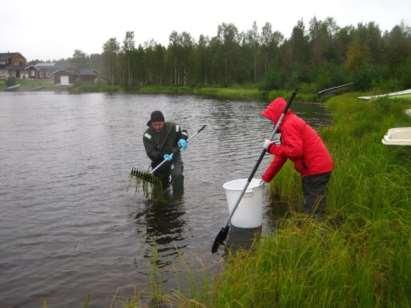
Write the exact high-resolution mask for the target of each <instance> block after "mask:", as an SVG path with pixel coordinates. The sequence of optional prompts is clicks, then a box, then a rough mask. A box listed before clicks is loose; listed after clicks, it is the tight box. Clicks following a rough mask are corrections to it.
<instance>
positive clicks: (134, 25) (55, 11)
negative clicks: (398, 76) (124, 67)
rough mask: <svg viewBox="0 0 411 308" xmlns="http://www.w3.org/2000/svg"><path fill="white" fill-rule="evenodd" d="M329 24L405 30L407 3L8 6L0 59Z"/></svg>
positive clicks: (2, 13)
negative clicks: (129, 37)
mask: <svg viewBox="0 0 411 308" xmlns="http://www.w3.org/2000/svg"><path fill="white" fill-rule="evenodd" d="M314 16H315V17H317V19H321V20H322V19H325V18H326V17H333V18H334V19H335V20H336V22H337V24H338V26H346V25H356V24H357V23H360V22H370V21H374V22H376V23H377V24H378V25H379V26H380V28H381V30H391V29H392V27H393V26H395V25H398V24H400V23H401V22H402V21H403V22H404V23H405V24H406V25H408V26H411V0H389V1H388V0H383V1H382V0H380V1H379V0H374V1H372V0H344V1H332V0H311V1H296V0H285V1H279V0H271V1H269V0H247V1H245V0H203V1H196V0H145V1H141V0H110V1H108V0H100V1H97V0H66V1H61V0H11V1H4V3H2V5H1V8H0V52H7V51H10V52H12V51H19V52H21V53H22V54H23V55H24V56H25V57H26V58H27V59H28V60H33V59H43V60H47V59H59V58H67V57H70V56H72V54H73V51H74V49H80V50H82V51H84V52H85V53H87V54H90V53H101V51H102V46H103V44H104V42H106V41H107V40H108V39H109V38H111V37H116V38H117V39H118V40H119V41H120V42H122V40H123V38H124V36H125V32H126V31H134V33H135V41H136V45H138V44H139V43H144V42H145V41H148V40H150V39H154V40H156V41H157V42H159V43H161V44H163V45H167V43H168V37H169V35H170V33H171V32H172V31H174V30H175V31H177V32H182V31H187V32H189V33H190V34H191V35H192V36H193V37H194V38H195V39H198V36H199V35H200V34H204V35H208V36H210V37H211V36H214V35H216V33H217V26H218V25H219V24H221V23H223V22H225V23H234V25H236V26H237V28H238V30H239V31H246V30H248V29H250V28H251V26H252V23H253V21H256V22H257V25H258V27H259V29H261V27H262V26H263V25H264V23H265V22H270V23H271V24H272V28H273V30H277V31H280V32H281V33H282V34H283V35H285V36H286V37H289V35H290V33H291V30H292V28H293V26H295V25H296V23H297V21H298V20H299V19H303V20H304V23H306V24H307V23H308V21H309V20H310V19H311V18H312V17H314Z"/></svg>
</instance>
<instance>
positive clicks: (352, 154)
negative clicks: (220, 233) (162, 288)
mask: <svg viewBox="0 0 411 308" xmlns="http://www.w3.org/2000/svg"><path fill="white" fill-rule="evenodd" d="M328 107H329V109H330V111H331V113H332V116H333V125H332V126H330V127H329V128H326V129H323V130H322V131H321V134H322V136H323V137H324V139H325V141H326V143H327V145H328V147H329V149H330V152H331V153H332V155H333V157H334V160H335V171H334V173H333V176H332V180H331V182H330V185H329V195H328V207H327V210H328V214H327V218H326V219H324V220H322V221H318V220H313V219H312V218H310V217H307V216H305V215H303V214H299V210H300V205H299V203H300V201H301V186H300V179H299V176H298V175H297V174H296V172H295V171H294V170H292V166H290V165H288V166H287V168H285V170H283V171H281V173H280V175H279V176H278V177H277V178H276V179H275V181H274V182H273V184H272V186H271V192H272V194H273V195H276V197H279V198H281V199H282V200H287V201H288V207H289V209H290V210H291V212H292V213H293V214H291V215H288V217H286V218H283V219H282V220H281V222H280V225H279V228H278V231H277V232H276V233H275V234H272V235H269V236H266V237H265V238H263V239H262V240H261V241H260V242H259V243H258V245H257V248H256V249H255V250H254V251H251V252H242V253H240V254H237V255H235V256H233V257H230V258H229V260H228V262H227V264H226V268H225V270H224V271H223V273H221V275H219V276H218V277H217V278H216V280H215V282H214V284H213V286H212V287H210V288H209V289H208V291H207V292H205V294H206V295H207V297H206V298H204V296H202V297H189V296H187V297H181V296H180V297H178V298H177V300H178V305H179V306H201V305H203V306H207V307H410V306H411V233H410V231H411V193H410V191H411V148H406V147H392V146H391V147H388V146H384V145H382V143H381V138H382V136H383V135H384V133H385V132H386V130H387V129H388V128H390V127H394V126H411V119H410V118H409V117H406V116H405V115H404V113H403V110H404V109H405V108H410V102H409V101H408V102H407V101H401V100H398V101H395V102H393V101H391V100H389V99H382V100H379V101H374V102H366V103H361V102H358V101H357V100H356V99H355V96H354V95H353V94H351V95H343V96H339V97H335V98H332V99H330V100H329V102H328ZM193 303H195V304H193Z"/></svg>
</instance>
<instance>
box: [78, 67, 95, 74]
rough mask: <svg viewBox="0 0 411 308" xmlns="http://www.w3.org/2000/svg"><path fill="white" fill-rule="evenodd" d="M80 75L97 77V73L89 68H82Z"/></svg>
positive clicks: (79, 71)
mask: <svg viewBox="0 0 411 308" xmlns="http://www.w3.org/2000/svg"><path fill="white" fill-rule="evenodd" d="M78 74H79V76H97V72H96V71H95V70H92V69H89V68H80V69H79V70H78Z"/></svg>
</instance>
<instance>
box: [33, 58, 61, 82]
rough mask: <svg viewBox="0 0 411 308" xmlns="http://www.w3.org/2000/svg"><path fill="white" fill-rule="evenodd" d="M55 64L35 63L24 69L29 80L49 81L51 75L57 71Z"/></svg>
mask: <svg viewBox="0 0 411 308" xmlns="http://www.w3.org/2000/svg"><path fill="white" fill-rule="evenodd" d="M58 70H59V68H58V67H56V64H55V63H52V62H50V63H37V64H34V65H29V66H27V67H26V72H27V75H28V77H29V78H31V79H51V78H53V74H54V73H55V72H56V71H58Z"/></svg>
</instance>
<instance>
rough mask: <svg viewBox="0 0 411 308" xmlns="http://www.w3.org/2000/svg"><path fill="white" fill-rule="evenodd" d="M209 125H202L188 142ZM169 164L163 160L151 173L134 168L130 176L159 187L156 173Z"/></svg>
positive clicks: (159, 181) (159, 182)
mask: <svg viewBox="0 0 411 308" xmlns="http://www.w3.org/2000/svg"><path fill="white" fill-rule="evenodd" d="M206 126H207V124H204V125H202V126H201V127H200V128H199V129H198V130H197V132H196V133H195V134H194V135H192V136H191V137H190V138H188V139H187V140H192V139H193V138H194V137H195V136H197V135H198V134H199V133H201V131H202V130H203V129H204V128H206ZM166 162H167V160H166V159H163V161H162V162H161V163H159V164H158V165H157V166H156V167H155V168H154V169H152V170H151V171H141V170H138V169H137V168H134V167H133V168H132V169H131V172H130V175H132V176H135V177H136V178H137V179H139V180H142V181H144V182H148V183H151V184H154V185H158V184H161V180H160V178H159V177H157V176H155V174H154V173H155V172H156V171H157V170H158V169H160V168H161V166H162V165H164V164H165V163H166Z"/></svg>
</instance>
